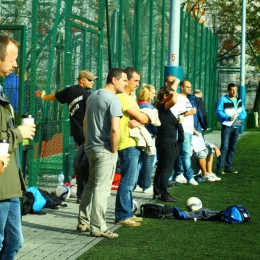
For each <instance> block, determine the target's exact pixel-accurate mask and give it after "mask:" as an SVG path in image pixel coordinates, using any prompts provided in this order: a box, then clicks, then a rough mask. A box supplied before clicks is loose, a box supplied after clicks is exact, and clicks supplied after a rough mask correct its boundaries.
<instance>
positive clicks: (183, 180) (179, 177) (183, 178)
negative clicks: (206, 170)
mask: <svg viewBox="0 0 260 260" xmlns="http://www.w3.org/2000/svg"><path fill="white" fill-rule="evenodd" d="M175 181H176V182H179V183H187V179H186V178H185V177H184V176H183V174H179V175H177V176H176V178H175Z"/></svg>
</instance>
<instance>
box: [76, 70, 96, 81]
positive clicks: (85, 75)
mask: <svg viewBox="0 0 260 260" xmlns="http://www.w3.org/2000/svg"><path fill="white" fill-rule="evenodd" d="M82 78H87V79H89V80H96V79H97V78H98V77H97V76H94V75H93V74H92V73H91V72H90V71H88V70H82V71H80V72H79V76H78V79H82Z"/></svg>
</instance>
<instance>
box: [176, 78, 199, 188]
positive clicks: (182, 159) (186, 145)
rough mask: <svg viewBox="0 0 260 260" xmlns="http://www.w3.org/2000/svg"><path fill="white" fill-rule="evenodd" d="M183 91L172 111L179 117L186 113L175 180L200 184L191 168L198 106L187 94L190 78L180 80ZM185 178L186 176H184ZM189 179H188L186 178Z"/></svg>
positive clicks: (189, 87) (189, 89)
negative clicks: (194, 116)
mask: <svg viewBox="0 0 260 260" xmlns="http://www.w3.org/2000/svg"><path fill="white" fill-rule="evenodd" d="M180 89H181V92H180V94H179V95H178V96H177V103H176V105H174V106H173V107H172V108H171V111H172V113H173V114H174V115H175V116H176V117H177V118H178V117H179V115H180V114H182V115H184V119H183V122H182V127H183V130H184V142H182V143H180V146H179V148H180V154H179V158H178V160H177V162H176V164H175V177H176V178H175V180H176V182H180V183H186V182H187V184H190V185H198V183H197V182H196V181H195V179H194V177H193V174H194V172H193V170H192V168H191V159H190V156H191V152H190V148H191V145H192V135H193V133H194V120H193V115H194V114H196V112H197V110H196V108H193V107H192V105H191V103H190V101H189V99H188V98H187V95H188V94H190V92H191V83H190V82H189V81H188V80H183V81H181V82H180ZM183 174H184V176H185V178H184V176H183ZM186 179H187V180H186Z"/></svg>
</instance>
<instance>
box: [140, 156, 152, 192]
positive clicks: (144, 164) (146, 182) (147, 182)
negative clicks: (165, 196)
mask: <svg viewBox="0 0 260 260" xmlns="http://www.w3.org/2000/svg"><path fill="white" fill-rule="evenodd" d="M155 159H156V155H149V154H147V153H146V152H141V169H140V171H139V176H138V181H137V184H138V185H139V187H140V188H142V189H143V190H146V189H148V188H150V187H151V186H152V181H151V179H152V173H153V168H154V165H155Z"/></svg>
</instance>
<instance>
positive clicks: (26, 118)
mask: <svg viewBox="0 0 260 260" xmlns="http://www.w3.org/2000/svg"><path fill="white" fill-rule="evenodd" d="M31 124H34V117H33V116H32V115H22V117H21V125H31Z"/></svg>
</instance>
